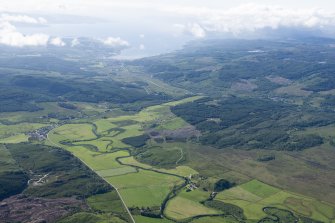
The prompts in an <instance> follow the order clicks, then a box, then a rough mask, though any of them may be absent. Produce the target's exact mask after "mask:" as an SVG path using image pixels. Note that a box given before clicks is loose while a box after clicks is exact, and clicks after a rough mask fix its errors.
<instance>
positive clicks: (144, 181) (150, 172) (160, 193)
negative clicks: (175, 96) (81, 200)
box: [47, 97, 206, 209]
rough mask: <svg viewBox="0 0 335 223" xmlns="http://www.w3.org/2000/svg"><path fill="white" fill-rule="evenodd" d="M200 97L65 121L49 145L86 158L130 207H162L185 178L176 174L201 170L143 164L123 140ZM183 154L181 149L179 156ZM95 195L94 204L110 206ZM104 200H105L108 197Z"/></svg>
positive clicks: (88, 163) (51, 134)
mask: <svg viewBox="0 0 335 223" xmlns="http://www.w3.org/2000/svg"><path fill="white" fill-rule="evenodd" d="M197 98H198V97H194V98H188V99H183V100H181V101H178V102H173V103H167V104H163V105H159V106H152V107H148V108H146V109H143V110H142V111H140V112H139V113H136V114H133V115H123V116H111V117H107V118H104V119H96V120H92V119H90V120H89V121H88V122H86V123H84V120H82V121H81V122H78V124H65V125H62V126H60V127H58V128H55V129H53V130H52V131H50V133H49V134H48V139H49V140H48V141H47V144H51V145H57V146H60V147H63V148H64V149H66V150H68V151H70V152H71V153H72V154H74V155H75V156H76V157H78V158H79V159H80V160H82V161H83V162H84V163H85V164H86V165H88V166H89V167H90V168H91V169H92V170H94V171H95V172H96V173H97V174H98V175H100V176H101V177H102V178H104V179H105V180H106V181H107V182H109V183H110V184H112V185H113V186H114V187H116V188H117V189H118V191H119V193H120V194H121V196H122V198H123V199H124V201H125V203H126V205H127V206H128V207H160V206H161V204H162V202H163V201H164V199H165V198H166V196H167V195H168V194H169V192H170V191H171V190H172V189H173V187H174V186H176V185H179V184H181V183H183V181H184V179H183V178H182V177H177V176H174V175H178V176H189V175H190V174H197V171H195V170H193V169H192V168H190V167H188V166H176V167H175V168H172V169H162V168H155V167H152V166H150V165H146V164H143V163H139V162H138V161H136V160H135V159H134V157H132V156H131V154H130V150H132V149H135V148H132V147H131V146H130V145H127V144H125V143H124V142H123V139H125V138H129V137H134V136H140V135H142V134H143V133H144V127H145V126H146V125H147V123H150V122H155V121H156V120H158V119H162V117H163V115H164V112H165V113H169V114H170V115H171V114H172V113H171V111H170V106H171V105H174V104H179V103H184V102H187V101H191V100H195V99H197ZM164 120H166V122H169V120H171V123H174V124H171V126H170V127H171V129H173V128H178V127H179V126H181V125H184V124H185V123H183V122H181V121H180V120H179V119H178V118H176V117H175V116H171V117H169V118H168V119H167V118H166V117H165V119H164ZM178 123H179V124H178ZM129 149H130V150H129ZM179 153H180V152H179V150H178V158H179V157H180V154H179ZM176 160H177V159H176ZM176 160H175V161H174V163H175V162H176ZM107 197H108V196H107ZM95 198H99V197H95ZM95 198H90V200H89V203H90V202H91V206H92V207H94V208H95V209H104V208H106V207H105V206H107V207H108V204H106V203H104V202H100V201H99V202H95V201H94V199H95ZM101 199H105V198H104V196H102V198H101ZM204 208H206V207H204Z"/></svg>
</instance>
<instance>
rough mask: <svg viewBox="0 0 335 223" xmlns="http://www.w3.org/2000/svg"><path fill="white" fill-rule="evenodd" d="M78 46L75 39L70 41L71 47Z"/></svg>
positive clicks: (77, 41)
mask: <svg viewBox="0 0 335 223" xmlns="http://www.w3.org/2000/svg"><path fill="white" fill-rule="evenodd" d="M79 44H80V42H79V40H78V39H77V38H75V39H73V40H72V41H71V47H75V46H78V45H79Z"/></svg>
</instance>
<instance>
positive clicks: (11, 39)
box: [0, 14, 49, 47]
mask: <svg viewBox="0 0 335 223" xmlns="http://www.w3.org/2000/svg"><path fill="white" fill-rule="evenodd" d="M13 22H19V23H28V24H44V23H46V20H45V19H43V18H37V19H36V18H32V17H30V16H25V15H9V14H1V16H0V44H4V45H8V46H14V47H24V46H45V45H47V43H48V40H49V36H48V35H46V34H42V33H36V34H31V35H24V34H22V33H20V32H19V31H17V29H16V27H15V26H14V25H13V24H12V23H13Z"/></svg>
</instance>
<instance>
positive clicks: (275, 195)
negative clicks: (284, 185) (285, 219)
mask: <svg viewBox="0 0 335 223" xmlns="http://www.w3.org/2000/svg"><path fill="white" fill-rule="evenodd" d="M215 199H216V200H219V201H224V202H227V203H231V204H234V205H237V206H239V207H241V208H243V210H244V214H245V216H246V217H247V218H248V219H255V220H257V219H261V218H263V217H266V215H267V214H266V213H265V212H264V211H263V208H265V207H277V208H282V209H286V210H291V211H293V212H294V213H295V214H296V215H299V216H305V217H308V218H312V219H315V220H319V221H322V222H331V221H333V220H334V217H335V209H334V206H333V205H331V204H328V203H324V202H320V201H318V200H316V199H313V198H310V197H306V196H303V195H299V194H295V193H291V192H288V191H285V190H280V189H278V188H275V187H272V186H270V185H267V184H264V183H262V182H260V181H257V180H252V181H250V182H247V183H245V184H242V185H239V186H237V187H233V188H231V189H229V190H225V191H223V192H220V193H219V194H218V195H217V196H216V197H215Z"/></svg>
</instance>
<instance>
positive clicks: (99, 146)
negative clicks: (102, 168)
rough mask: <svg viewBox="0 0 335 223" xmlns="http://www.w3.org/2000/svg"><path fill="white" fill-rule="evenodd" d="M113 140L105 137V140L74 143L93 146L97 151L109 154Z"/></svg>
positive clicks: (75, 143)
mask: <svg viewBox="0 0 335 223" xmlns="http://www.w3.org/2000/svg"><path fill="white" fill-rule="evenodd" d="M112 143H113V142H112V140H111V139H109V138H107V137H104V138H99V139H95V140H90V141H80V142H74V143H73V144H74V145H78V146H80V145H82V146H84V145H92V146H94V147H95V149H96V150H97V151H99V152H108V151H109V148H110V147H111V145H112Z"/></svg>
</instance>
